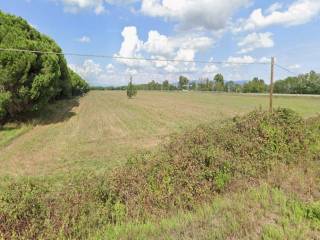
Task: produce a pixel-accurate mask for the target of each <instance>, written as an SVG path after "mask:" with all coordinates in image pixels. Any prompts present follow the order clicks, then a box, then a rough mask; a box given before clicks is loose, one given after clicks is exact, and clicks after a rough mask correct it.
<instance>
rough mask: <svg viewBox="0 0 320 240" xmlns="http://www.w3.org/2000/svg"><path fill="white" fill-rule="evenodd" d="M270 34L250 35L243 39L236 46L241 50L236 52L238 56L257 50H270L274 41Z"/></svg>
mask: <svg viewBox="0 0 320 240" xmlns="http://www.w3.org/2000/svg"><path fill="white" fill-rule="evenodd" d="M272 35H273V34H272V33H270V32H266V33H255V32H254V33H251V34H249V35H247V36H246V37H245V38H243V39H242V40H241V41H240V42H239V43H238V46H239V47H241V50H240V51H239V52H238V53H240V54H243V53H248V52H251V51H253V50H255V49H258V48H271V47H273V46H274V41H273V39H272Z"/></svg>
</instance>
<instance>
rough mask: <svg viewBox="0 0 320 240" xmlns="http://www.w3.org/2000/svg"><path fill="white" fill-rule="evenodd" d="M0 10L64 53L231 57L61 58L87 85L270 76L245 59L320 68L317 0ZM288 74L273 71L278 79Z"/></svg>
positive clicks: (13, 2)
mask: <svg viewBox="0 0 320 240" xmlns="http://www.w3.org/2000/svg"><path fill="white" fill-rule="evenodd" d="M0 9H1V10H2V11H4V12H7V13H11V14H14V15H18V16H21V17H23V18H25V19H26V20H27V21H28V22H29V23H30V24H32V25H33V26H34V27H35V28H36V29H38V30H39V31H40V32H42V33H45V34H47V35H49V36H50V37H52V38H53V39H54V40H56V41H57V43H58V44H59V45H60V46H61V47H62V49H63V51H64V52H76V53H83V54H103V55H111V56H124V57H138V58H154V59H176V60H191V61H192V60H196V59H200V60H205V61H212V62H216V61H224V62H229V63H228V64H226V63H225V64H214V63H210V64H204V63H202V64H199V63H197V64H196V63H195V64H192V63H188V64H187V63H179V62H175V63H172V62H146V61H131V60H116V59H101V58H88V57H70V56H67V60H68V63H69V65H70V67H71V68H73V69H74V70H76V71H77V72H78V73H79V74H81V75H82V76H83V77H84V78H85V79H87V80H88V81H89V82H90V83H91V84H92V85H122V84H126V83H127V81H128V79H129V76H130V75H133V77H134V81H135V82H139V83H140V82H148V81H150V80H153V79H154V80H156V81H162V80H165V79H168V80H170V81H175V80H176V79H177V78H178V76H179V75H180V74H182V73H183V74H184V75H187V76H188V77H189V78H191V79H199V78H204V77H209V78H212V77H213V75H214V74H215V73H218V72H221V73H223V74H224V76H225V78H226V80H249V79H251V78H253V77H255V76H258V77H261V78H263V79H264V80H265V81H266V82H269V71H270V66H269V65H268V64H266V65H261V64H251V63H267V62H268V59H269V58H270V57H271V56H275V57H276V59H277V63H278V64H280V65H282V66H285V67H287V68H288V69H290V70H291V71H292V72H294V73H303V72H308V71H310V70H311V69H313V70H316V71H320V66H319V59H320V31H319V30H320V27H319V26H320V25H319V15H320V0H285V1H270V0H229V1H226V0H174V1H173V0H118V1H117V0H10V1H1V2H0ZM238 63H241V65H240V64H238ZM243 63H250V64H248V65H243ZM287 75H290V74H289V73H288V72H285V71H283V70H281V69H276V78H277V79H280V78H283V77H285V76H287Z"/></svg>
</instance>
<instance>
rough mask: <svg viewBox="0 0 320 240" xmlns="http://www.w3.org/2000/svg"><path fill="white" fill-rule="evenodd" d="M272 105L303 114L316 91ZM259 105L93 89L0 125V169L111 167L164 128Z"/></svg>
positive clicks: (318, 107) (314, 106)
mask: <svg viewBox="0 0 320 240" xmlns="http://www.w3.org/2000/svg"><path fill="white" fill-rule="evenodd" d="M274 104H275V106H276V107H277V106H281V107H288V108H292V109H293V110H295V111H297V112H298V113H300V114H301V115H302V116H304V117H309V116H314V115H316V114H317V113H319V112H320V98H316V97H276V98H275V101H274ZM260 107H261V108H263V109H266V108H267V107H268V96H250V95H233V94H230V95H229V94H212V93H201V92H200V93H199V92H189V93H186V92H183V93H182V92H142V91H140V92H139V93H138V96H137V97H136V98H134V99H131V100H128V99H127V97H126V94H125V92H111V91H92V92H90V93H89V94H88V95H86V96H85V97H83V98H80V99H74V100H66V101H60V102H58V103H56V104H54V105H51V106H50V108H49V110H50V111H45V112H42V113H40V114H39V115H40V116H39V117H38V119H36V120H34V123H33V128H32V130H30V129H29V127H28V126H24V125H21V128H15V129H13V130H9V128H8V127H7V128H5V131H0V156H1V157H0V164H1V168H0V176H3V175H9V176H48V175H65V174H69V173H73V172H77V171H80V170H83V169H85V170H87V171H104V170H107V169H113V168H114V167H116V166H119V165H121V164H123V163H124V162H126V159H127V158H128V156H129V155H131V154H134V153H136V152H138V151H140V150H142V149H150V148H152V147H154V146H156V145H157V144H158V143H159V142H161V141H162V139H163V138H164V137H165V136H166V135H168V134H170V133H173V132H180V131H183V130H184V129H188V128H190V127H193V126H195V125H198V124H199V123H205V122H209V121H212V120H220V119H225V118H230V117H233V116H235V115H242V114H244V113H247V112H249V111H251V110H253V109H256V108H260ZM28 130H30V131H28ZM16 136H19V137H16Z"/></svg>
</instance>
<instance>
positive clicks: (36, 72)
mask: <svg viewBox="0 0 320 240" xmlns="http://www.w3.org/2000/svg"><path fill="white" fill-rule="evenodd" d="M0 48H4V49H10V48H11V49H15V48H16V49H26V50H31V51H44V52H56V53H59V54H40V53H35V52H13V51H3V52H1V54H0V95H1V96H0V122H1V121H2V122H3V121H4V119H8V118H11V119H14V118H15V117H16V116H17V115H19V114H21V113H23V112H29V111H36V110H38V109H40V108H42V107H44V106H46V105H47V104H48V103H49V102H52V101H54V100H56V99H60V98H68V97H71V96H72V92H73V89H72V88H73V85H72V79H71V77H70V71H69V69H68V66H67V62H66V60H65V58H64V56H63V55H62V54H60V53H62V50H61V48H60V47H59V46H58V45H57V44H56V43H55V41H54V40H52V39H51V38H49V37H47V36H45V35H43V34H41V33H39V32H38V31H37V30H35V29H34V28H33V27H31V26H30V25H29V24H28V23H27V21H25V20H24V19H22V18H20V17H15V16H13V15H8V14H5V13H3V12H1V11H0ZM74 86H76V87H78V84H75V85H74Z"/></svg>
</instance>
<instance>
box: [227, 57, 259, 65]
mask: <svg viewBox="0 0 320 240" xmlns="http://www.w3.org/2000/svg"><path fill="white" fill-rule="evenodd" d="M227 62H228V63H229V64H251V63H255V62H256V59H255V58H253V57H251V56H247V55H246V56H242V57H229V58H228V60H227Z"/></svg>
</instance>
